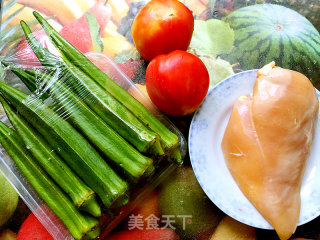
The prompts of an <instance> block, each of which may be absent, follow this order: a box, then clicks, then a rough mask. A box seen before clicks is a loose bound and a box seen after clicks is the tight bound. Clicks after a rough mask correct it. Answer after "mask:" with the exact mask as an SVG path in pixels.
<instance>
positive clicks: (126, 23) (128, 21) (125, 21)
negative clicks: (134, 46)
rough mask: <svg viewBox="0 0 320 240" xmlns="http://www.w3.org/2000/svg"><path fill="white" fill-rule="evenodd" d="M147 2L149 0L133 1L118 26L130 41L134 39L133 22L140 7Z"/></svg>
mask: <svg viewBox="0 0 320 240" xmlns="http://www.w3.org/2000/svg"><path fill="white" fill-rule="evenodd" d="M146 4H147V1H143V0H142V1H132V2H131V3H130V5H129V10H128V13H127V15H126V16H125V17H123V18H122V20H121V23H120V25H119V26H118V32H119V33H120V34H121V35H122V36H125V37H126V38H127V39H128V41H129V42H131V43H133V39H132V29H131V26H132V23H133V20H134V18H135V17H136V15H137V14H138V12H139V11H140V9H141V8H142V7H143V6H144V5H146Z"/></svg>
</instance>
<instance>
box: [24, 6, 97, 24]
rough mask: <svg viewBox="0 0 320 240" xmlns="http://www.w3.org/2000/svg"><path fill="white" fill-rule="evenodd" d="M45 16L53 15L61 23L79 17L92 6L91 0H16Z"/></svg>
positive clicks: (67, 22)
mask: <svg viewBox="0 0 320 240" xmlns="http://www.w3.org/2000/svg"><path fill="white" fill-rule="evenodd" d="M18 2H19V3H20V4H23V5H26V6H29V7H31V8H33V9H35V10H37V11H39V12H41V13H43V14H45V15H47V16H54V18H55V19H57V20H58V21H59V22H60V23H61V24H62V25H65V24H69V23H71V22H72V21H73V20H75V19H77V18H80V17H81V16H82V15H83V12H85V11H86V10H88V9H89V8H90V7H92V6H93V4H94V2H95V1H93V0H67V1H66V0H46V1H43V0H18Z"/></svg>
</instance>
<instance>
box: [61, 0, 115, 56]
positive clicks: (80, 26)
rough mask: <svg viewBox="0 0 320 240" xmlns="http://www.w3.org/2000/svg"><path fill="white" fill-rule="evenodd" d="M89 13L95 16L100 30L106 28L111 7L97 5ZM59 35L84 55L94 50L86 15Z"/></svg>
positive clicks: (66, 26)
mask: <svg viewBox="0 0 320 240" xmlns="http://www.w3.org/2000/svg"><path fill="white" fill-rule="evenodd" d="M88 12H90V13H92V14H93V15H94V16H95V18H96V21H97V23H98V24H99V26H100V29H104V28H105V27H106V25H107V23H108V21H109V20H110V17H111V8H110V5H109V4H105V3H102V2H98V3H96V4H95V5H94V6H93V7H92V8H90V9H89V10H88ZM59 33H60V34H61V36H63V37H64V38H65V39H66V40H67V41H69V42H70V43H71V44H72V45H73V46H74V47H76V48H77V49H78V50H79V51H81V52H82V53H86V52H89V51H92V50H93V44H92V38H91V33H90V28H89V24H88V21H87V18H86V15H85V14H84V15H83V16H82V17H80V18H79V19H77V20H74V21H72V22H71V23H69V24H67V25H65V26H64V27H63V28H62V29H61V31H60V32H59ZM100 34H102V31H101V32H100Z"/></svg>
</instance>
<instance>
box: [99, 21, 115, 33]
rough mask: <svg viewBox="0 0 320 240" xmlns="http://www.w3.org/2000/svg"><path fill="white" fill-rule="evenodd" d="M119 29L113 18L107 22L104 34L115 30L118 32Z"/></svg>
mask: <svg viewBox="0 0 320 240" xmlns="http://www.w3.org/2000/svg"><path fill="white" fill-rule="evenodd" d="M117 29H118V27H117V25H115V24H114V22H112V21H111V20H109V22H108V23H107V26H106V29H105V30H104V33H103V34H107V33H108V32H109V31H114V32H116V31H117Z"/></svg>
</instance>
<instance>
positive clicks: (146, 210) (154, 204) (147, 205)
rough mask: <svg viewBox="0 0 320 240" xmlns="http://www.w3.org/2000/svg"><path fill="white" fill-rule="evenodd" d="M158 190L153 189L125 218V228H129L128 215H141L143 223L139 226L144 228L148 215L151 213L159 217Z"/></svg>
mask: <svg viewBox="0 0 320 240" xmlns="http://www.w3.org/2000/svg"><path fill="white" fill-rule="evenodd" d="M158 195H159V194H158V192H157V191H156V190H153V191H152V192H151V193H150V194H149V195H148V196H147V197H146V198H145V199H144V200H143V202H141V203H140V204H139V205H138V206H137V207H136V208H135V209H134V210H133V211H132V212H131V213H130V214H129V216H128V217H127V218H126V219H125V221H124V223H125V228H126V229H128V230H130V225H129V221H130V216H139V215H140V216H142V220H143V225H141V227H142V228H143V229H144V230H145V229H147V228H148V217H150V216H151V215H154V216H156V217H157V218H159V219H160V218H161V216H160V210H159V197H158Z"/></svg>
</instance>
